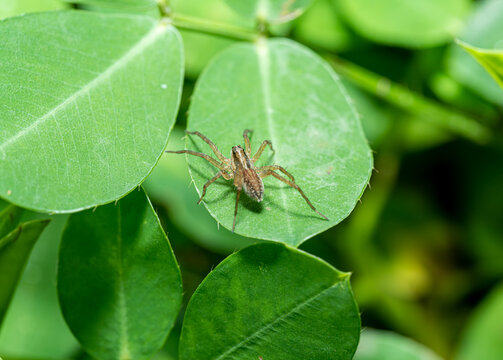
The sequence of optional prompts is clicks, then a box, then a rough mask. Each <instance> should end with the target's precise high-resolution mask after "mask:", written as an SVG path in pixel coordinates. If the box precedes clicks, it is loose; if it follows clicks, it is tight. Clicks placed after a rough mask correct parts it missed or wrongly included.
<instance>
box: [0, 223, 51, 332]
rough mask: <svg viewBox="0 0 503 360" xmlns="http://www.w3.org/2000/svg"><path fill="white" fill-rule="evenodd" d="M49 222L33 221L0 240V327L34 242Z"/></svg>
mask: <svg viewBox="0 0 503 360" xmlns="http://www.w3.org/2000/svg"><path fill="white" fill-rule="evenodd" d="M49 221H50V220H35V221H29V222H26V223H23V224H21V225H19V227H18V228H17V229H15V230H13V231H11V232H10V233H9V234H7V235H6V236H4V237H3V238H1V239H0V325H1V323H2V321H3V318H4V316H5V313H6V311H7V308H8V306H9V303H10V300H11V298H12V295H13V294H14V291H15V290H16V286H17V283H18V280H19V278H20V276H21V273H22V272H23V269H24V265H25V264H26V260H27V259H28V256H29V255H30V252H31V249H32V247H33V244H35V241H37V239H38V237H39V236H40V233H41V232H42V231H43V230H44V229H45V227H46V226H47V224H48V223H49Z"/></svg>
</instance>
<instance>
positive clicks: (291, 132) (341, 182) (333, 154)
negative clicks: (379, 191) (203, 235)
mask: <svg viewBox="0 0 503 360" xmlns="http://www.w3.org/2000/svg"><path fill="white" fill-rule="evenodd" d="M188 128H189V130H192V131H194V130H197V131H200V132H202V133H203V134H205V135H206V136H208V137H209V138H210V139H211V140H213V141H214V142H215V143H216V145H217V146H218V147H219V148H220V150H221V151H222V152H223V154H224V155H225V156H229V155H230V150H231V147H232V146H234V145H237V144H243V137H242V133H243V131H244V130H245V129H252V130H253V131H254V133H253V135H252V138H251V146H252V152H255V151H256V150H257V149H258V147H259V145H260V144H261V142H262V141H263V140H265V139H269V140H271V141H272V144H273V146H274V149H275V153H274V154H273V153H271V152H270V150H269V149H266V151H265V152H264V154H263V155H262V157H261V160H260V161H259V162H258V163H257V164H259V165H266V164H278V165H281V166H283V167H284V168H286V169H287V170H288V171H289V172H290V173H291V174H292V175H293V176H294V177H295V179H296V182H297V184H298V185H299V186H300V187H301V188H302V189H303V191H304V192H305V194H306V195H307V197H308V198H309V199H310V200H311V202H312V203H313V204H314V206H315V207H317V208H318V210H319V211H320V212H321V213H323V214H324V215H326V216H327V217H328V218H329V219H330V220H329V221H326V220H324V219H323V218H322V217H321V216H319V215H318V214H316V213H315V212H314V211H313V210H311V208H310V207H309V206H308V205H307V204H306V202H305V201H304V199H303V198H302V197H301V195H300V194H299V193H298V192H297V190H295V189H294V188H291V187H288V186H287V185H286V184H283V183H282V182H280V181H279V180H277V179H275V178H273V177H269V178H266V179H265V196H264V200H263V202H261V203H255V202H253V201H252V200H250V199H249V198H247V197H246V196H244V195H243V196H242V197H241V203H240V205H239V208H238V216H237V222H236V229H235V231H236V232H237V233H238V234H241V235H244V236H248V237H255V238H261V239H270V240H276V241H283V242H285V243H288V244H292V245H298V244H300V243H301V242H302V241H304V240H305V239H307V238H309V237H311V236H313V235H315V234H317V233H319V232H321V231H324V230H326V229H327V228H329V227H331V226H333V225H335V224H337V223H338V222H340V221H341V220H342V219H344V218H345V217H346V216H347V215H348V214H349V213H350V212H351V210H352V209H353V207H354V206H355V204H356V201H357V200H358V198H359V197H360V195H361V193H362V192H363V189H364V188H365V186H366V184H367V182H368V179H369V176H370V172H371V169H372V157H371V154H370V150H369V147H368V145H367V142H366V140H365V137H364V135H363V132H362V130H361V126H360V123H359V120H358V117H357V115H356V112H355V110H354V108H353V107H352V105H351V103H350V100H349V98H348V97H347V95H346V92H345V90H344V89H343V88H342V86H341V84H340V82H339V80H338V78H337V76H336V75H335V74H334V73H333V72H332V70H331V69H330V68H329V67H328V65H327V64H325V63H324V62H323V61H322V60H321V59H320V58H319V57H318V56H317V55H315V54H314V53H312V52H311V51H310V50H308V49H306V48H304V47H302V46H300V45H298V44H297V43H294V42H292V41H289V40H285V39H276V40H269V41H262V42H259V43H257V44H238V45H234V46H233V47H231V48H229V49H227V50H225V51H224V52H223V53H221V54H220V55H219V56H218V57H217V58H216V59H215V60H214V61H213V62H212V63H211V64H210V65H209V67H208V68H206V70H205V71H204V72H203V74H202V75H201V77H200V78H199V82H198V83H197V85H196V89H195V92H194V96H193V100H192V103H191V107H190V111H189V121H188ZM187 147H188V148H190V149H192V150H197V151H203V152H209V151H210V150H209V147H208V146H207V145H206V144H205V143H204V142H202V140H201V139H200V138H198V137H196V136H189V137H188V139H187ZM172 156H175V155H172ZM188 159H189V164H190V169H191V175H192V177H193V179H194V181H195V184H196V187H197V188H198V190H199V192H201V190H202V187H203V185H204V183H206V181H208V180H209V179H211V178H212V177H213V176H214V175H215V174H216V172H217V169H216V168H214V167H213V166H211V165H210V164H209V163H207V162H206V161H205V160H203V159H201V158H196V157H190V156H189V158H188ZM235 199H236V195H235V190H234V188H233V186H232V183H231V182H230V181H229V182H226V181H223V180H217V181H216V182H215V183H214V184H213V185H211V186H210V187H209V188H208V191H207V194H206V197H205V204H206V206H207V208H208V210H209V211H210V213H211V214H212V215H213V216H214V217H215V218H216V219H217V221H219V222H220V223H221V224H223V225H224V226H225V227H227V228H229V229H230V228H232V222H233V213H234V204H235Z"/></svg>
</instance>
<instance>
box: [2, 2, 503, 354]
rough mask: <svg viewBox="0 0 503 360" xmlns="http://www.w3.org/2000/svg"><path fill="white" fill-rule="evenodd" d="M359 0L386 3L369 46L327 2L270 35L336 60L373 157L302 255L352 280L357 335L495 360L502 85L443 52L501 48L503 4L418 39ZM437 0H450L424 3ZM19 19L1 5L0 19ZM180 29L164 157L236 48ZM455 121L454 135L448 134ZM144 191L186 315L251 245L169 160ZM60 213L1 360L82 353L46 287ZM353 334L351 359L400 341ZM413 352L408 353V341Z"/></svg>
mask: <svg viewBox="0 0 503 360" xmlns="http://www.w3.org/2000/svg"><path fill="white" fill-rule="evenodd" d="M6 3H7V2H6ZM16 3H23V4H26V9H33V10H35V11H36V10H40V9H39V8H38V7H37V6H35V5H31V6H32V7H31V8H30V4H29V1H28V0H24V1H21V0H18V1H17V2H16ZM33 3H35V2H33ZM37 3H38V2H37ZM40 3H42V2H40ZM344 3H345V4H344V5H346V6H347V5H348V4H350V3H351V0H349V1H345V2H344ZM374 3H375V5H374V6H376V7H379V6H383V7H382V8H380V9H381V10H386V9H387V13H385V15H386V16H387V17H386V19H385V20H382V21H383V22H385V24H381V25H383V26H384V25H386V29H385V30H386V33H385V32H379V33H377V32H376V33H375V34H374V35H375V36H369V35H372V34H369V30H368V29H366V28H362V27H360V26H367V25H368V23H367V22H365V23H364V25H360V24H359V20H358V19H356V18H352V19H349V17H350V16H352V14H350V13H349V10H347V9H346V10H345V11H344V13H343V12H342V11H341V10H340V9H341V2H340V1H338V0H314V1H313V4H312V5H311V7H309V8H308V9H307V10H306V12H305V13H304V14H303V15H301V16H300V17H299V18H297V19H296V20H295V21H294V22H293V25H291V27H290V26H288V27H286V28H283V29H282V31H283V32H284V33H285V34H286V36H288V37H290V38H293V39H295V40H297V41H300V42H302V43H304V44H306V45H307V46H309V47H311V48H312V49H314V50H316V51H319V52H320V53H321V54H322V55H324V56H328V57H329V58H330V59H332V60H333V59H334V58H335V59H336V60H337V64H339V66H338V67H337V65H335V66H336V67H337V68H336V70H337V71H338V72H339V73H340V76H341V78H342V80H343V81H344V83H345V84H347V90H348V93H349V94H350V96H351V97H352V98H353V101H354V102H355V106H356V107H357V108H358V112H359V113H360V115H361V120H362V123H363V127H364V130H365V132H366V134H367V136H368V138H369V144H370V146H371V147H372V149H373V150H374V152H375V165H374V167H375V171H374V174H373V176H372V179H371V183H370V185H371V188H370V189H369V190H367V191H366V192H365V194H364V196H363V198H362V199H361V203H360V204H359V205H357V207H356V209H355V211H354V212H353V213H352V214H351V215H350V217H349V218H348V219H346V220H345V221H344V222H343V223H342V224H340V225H338V226H337V227H335V228H332V229H330V230H328V231H326V232H324V233H322V234H319V235H317V236H316V237H314V238H312V239H310V240H309V241H308V242H306V243H304V244H302V246H301V249H303V250H305V251H308V252H310V253H312V254H315V255H317V256H319V257H321V258H323V259H324V260H325V261H327V262H329V263H330V264H331V265H333V266H335V267H337V268H338V269H340V270H342V271H348V272H352V274H353V275H352V278H351V281H352V285H353V288H354V291H355V295H356V298H357V301H358V304H359V307H360V311H361V313H362V325H363V326H364V327H373V328H378V329H385V330H389V331H392V332H395V333H399V334H401V335H403V336H407V337H409V338H411V339H413V341H415V342H418V343H420V344H424V345H425V346H427V347H429V348H430V349H432V350H433V351H434V352H436V353H438V354H439V355H440V356H441V357H442V358H445V359H459V360H461V359H462V360H465V359H466V360H468V359H476V358H480V359H500V358H503V349H502V348H501V331H502V330H501V324H502V321H501V319H502V314H501V312H502V310H501V304H502V296H501V285H499V284H500V281H501V278H502V276H503V261H502V259H503V185H502V184H503V141H502V135H503V134H502V130H503V126H502V119H503V109H502V107H501V106H502V105H503V90H502V89H501V88H500V87H498V85H497V83H496V82H495V81H494V80H493V79H492V78H491V77H490V75H489V74H488V73H487V72H486V71H485V69H484V68H483V67H482V66H481V65H480V64H478V63H477V62H476V60H475V59H473V58H472V57H471V55H470V54H468V53H467V52H466V51H465V50H464V49H462V48H461V47H460V46H459V45H457V44H456V43H455V42H454V39H455V37H456V36H459V37H460V39H461V40H463V41H465V42H467V43H468V44H470V45H473V46H476V47H480V48H483V49H487V50H491V49H492V50H496V49H501V48H503V26H502V24H503V21H502V16H503V10H501V9H502V4H503V2H502V1H501V0H484V1H471V2H463V1H459V2H458V3H459V4H461V5H459V7H456V10H455V11H453V12H449V11H450V10H448V8H447V10H446V11H447V13H444V14H443V15H444V16H443V17H442V19H444V20H445V19H447V22H445V23H444V27H442V28H441V29H443V30H442V32H441V33H440V34H439V35H438V36H436V35H435V37H434V38H432V40H431V39H426V40H425V38H424V37H423V38H420V37H421V36H422V35H424V34H421V30H422V28H421V27H419V29H415V30H414V31H413V32H412V33H407V37H405V34H406V33H405V32H402V27H401V26H397V25H399V24H403V23H407V21H409V20H411V19H413V18H414V17H417V16H418V13H416V12H415V11H414V10H410V11H404V12H401V13H396V12H394V11H395V10H394V8H393V7H391V8H386V7H384V5H385V4H390V3H391V2H390V1H374ZM415 3H418V4H419V3H421V2H415ZM428 3H430V2H428ZM444 3H445V4H447V3H453V4H454V3H455V1H447V0H445V1H440V0H438V1H436V2H435V4H436V6H441V5H442V4H444ZM464 3H467V4H468V3H469V4H468V5H469V6H467V5H466V4H464ZM9 4H10V2H9ZM2 6H4V5H3V3H2ZM172 7H173V10H174V11H175V13H177V12H178V13H179V14H180V15H183V16H190V17H196V18H200V19H203V20H205V21H213V22H215V23H225V24H228V25H232V26H243V27H249V28H253V26H254V24H250V23H249V21H248V20H247V19H244V18H240V17H238V16H235V15H234V13H233V12H232V9H231V8H229V7H228V6H227V5H226V4H225V2H224V1H223V0H222V1H208V0H192V1H186V0H185V1H184V0H173V1H172ZM22 11H25V10H22ZM26 11H27V10H26ZM362 11H363V10H362ZM397 11H398V9H397ZM353 12H354V11H353ZM19 13H20V11H18V12H13V11H12V10H9V11H6V10H5V8H2V7H1V6H0V17H5V16H11V15H15V14H19ZM431 14H432V13H431V12H430V13H428V14H427V15H424V16H429V15H431ZM358 15H362V14H358ZM381 15H382V14H381ZM362 16H363V15H362ZM435 19H436V18H434V17H430V18H429V19H428V21H436V20H435ZM453 19H454V20H453ZM395 20H396V21H395ZM398 20H400V22H398ZM444 20H442V21H444ZM413 23H414V24H418V22H413ZM444 30H445V31H444ZM389 31H391V35H388V33H387V32H389ZM181 32H182V36H183V40H184V47H185V61H186V77H187V79H188V80H187V81H186V83H185V89H184V98H183V99H182V108H181V109H180V111H179V118H178V125H179V128H178V129H177V130H176V131H174V132H173V134H172V136H171V139H170V143H169V145H168V147H169V148H180V146H182V141H181V137H182V136H183V134H182V133H181V129H183V128H184V124H185V121H186V113H187V109H188V103H189V101H190V96H191V93H192V89H193V83H192V80H193V79H196V78H197V76H198V75H199V74H200V72H201V71H202V69H203V68H204V67H205V66H206V64H207V63H208V62H209V61H211V59H212V58H213V56H214V55H215V54H217V53H218V52H219V51H221V50H222V49H223V48H225V47H227V46H229V45H230V44H232V43H234V42H235V41H236V40H235V39H230V38H223V37H221V36H219V37H217V36H211V35H208V34H203V33H198V32H194V31H189V30H182V31H181ZM416 36H417V37H416ZM377 37H378V38H377ZM430 40H431V41H430ZM383 44H386V45H383ZM391 45H393V46H391ZM339 60H340V61H339ZM397 89H398V90H397ZM390 94H391V95H390ZM411 96H412V97H411ZM411 99H413V100H414V101H411ZM459 119H462V120H460V121H459V122H457V121H458V120H459ZM463 121H464V122H465V123H464V124H465V125H466V124H468V127H466V128H464V130H463V131H458V130H459V127H460V124H463ZM467 129H468V130H467ZM472 129H479V130H480V129H483V131H485V132H486V136H484V137H483V138H480V139H479V138H477V137H475V136H473V135H474V134H475V131H473V130H472ZM470 139H475V140H477V141H478V143H476V142H472V141H471V140H470ZM479 140H480V141H479ZM145 188H146V191H147V193H148V194H149V195H150V196H151V198H152V200H153V203H154V208H155V209H156V211H157V212H158V214H159V217H160V219H161V222H162V223H163V226H164V227H165V230H166V231H167V233H168V236H169V238H170V240H171V242H172V246H173V250H174V253H175V255H176V257H177V260H178V263H179V264H180V268H181V271H182V278H183V288H184V304H185V305H186V304H187V302H188V299H189V298H190V296H191V294H192V293H193V291H194V290H195V288H196V287H197V285H198V284H199V283H200V282H201V281H202V279H203V278H204V277H205V276H206V274H207V273H208V272H209V271H210V270H211V269H212V268H214V267H215V266H216V265H217V264H218V263H219V262H220V261H221V260H222V259H223V258H224V256H225V255H228V254H230V253H232V252H233V251H236V250H238V249H239V248H241V247H242V246H244V245H246V244H248V243H252V242H254V241H253V240H247V239H245V238H243V237H239V236H237V235H233V234H231V233H230V232H228V231H227V230H225V229H223V228H220V229H218V225H217V224H216V222H215V221H214V220H213V219H212V218H211V216H209V214H208V213H207V212H206V211H205V210H204V208H203V207H202V205H201V206H199V207H198V206H197V205H196V201H197V193H196V191H195V189H194V188H193V186H192V185H191V184H190V178H189V177H188V173H187V167H186V163H185V160H184V158H183V157H179V158H175V157H169V158H168V157H167V156H164V157H163V158H162V159H161V161H160V162H159V164H158V166H157V167H156V168H155V169H154V171H153V173H152V174H151V176H150V177H149V178H148V180H147V181H146V183H145ZM26 216H33V215H32V214H28V215H26V214H25V215H24V217H26ZM65 218H66V217H64V216H63V217H62V216H55V217H53V221H52V223H51V224H50V225H49V226H48V228H47V229H46V231H45V232H44V233H43V234H42V236H41V238H40V239H39V240H38V242H37V243H36V245H35V247H34V250H33V252H32V255H31V257H30V259H29V262H28V265H27V267H26V270H25V272H24V274H23V276H22V278H21V281H20V285H19V286H18V289H17V291H16V294H15V296H14V298H13V301H12V304H11V306H10V308H9V311H8V313H7V316H6V319H5V321H4V323H3V325H2V329H1V332H0V354H1V356H2V357H3V359H4V360H8V359H16V358H21V357H26V358H30V357H31V358H34V357H38V358H44V357H45V358H54V359H64V358H70V357H72V356H73V357H75V358H79V359H84V358H85V355H83V354H82V351H81V350H79V347H78V345H77V343H76V341H75V340H74V339H73V337H72V335H71V334H70V332H69V330H68V329H67V327H66V325H65V324H64V322H63V320H62V318H61V315H60V312H59V309H58V304H57V299H56V293H55V268H56V253H57V247H58V243H59V238H60V234H61V232H62V228H63V226H64V222H65ZM28 219H29V218H27V219H26V220H28ZM280 225H281V224H280ZM185 305H184V306H185ZM180 328H181V317H179V319H178V321H177V324H176V325H175V330H173V332H172V334H171V335H170V337H169V338H168V341H167V343H166V346H165V349H163V350H162V351H161V353H159V354H158V355H157V357H156V359H176V357H177V350H176V344H177V342H178V336H179V332H180ZM498 331H499V332H498ZM366 332H367V330H366V331H364V333H363V336H362V350H359V352H358V356H359V357H357V359H374V358H376V357H374V358H371V357H364V354H365V349H364V348H363V346H367V349H368V346H369V344H372V343H376V342H378V343H380V344H381V345H380V348H381V347H382V351H388V350H386V349H385V348H389V347H390V346H391V347H393V346H401V345H395V340H396V342H397V344H398V343H403V341H404V339H403V338H402V337H398V336H397V335H390V336H389V338H387V335H385V336H384V337H383V336H382V334H379V335H376V336H375V337H374V338H371V336H372V335H374V333H373V332H372V333H371V332H370V331H368V332H369V334H370V335H371V336H369V337H368V338H367V335H365V334H366ZM386 334H388V333H386ZM497 336H500V337H499V338H498V337H497ZM395 338H396V339H395ZM383 339H384V340H383ZM390 339H391V340H390ZM405 342H406V343H409V344H410V340H405ZM415 342H414V343H413V344H414V345H412V349H417V347H420V345H418V344H417V343H415ZM383 343H384V345H383ZM421 348H422V347H421ZM380 351H381V350H380ZM404 351H411V350H410V349H409V350H407V349H406V350H404ZM412 351H414V350H412ZM381 358H382V357H381ZM404 358H405V357H403V358H402V359H404ZM413 358H414V357H411V359H413ZM376 359H377V358H376ZM264 360H267V359H264Z"/></svg>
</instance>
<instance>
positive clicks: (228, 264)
mask: <svg viewBox="0 0 503 360" xmlns="http://www.w3.org/2000/svg"><path fill="white" fill-rule="evenodd" d="M359 335H360V318H359V313H358V309H357V307H356V303H355V301H354V298H353V294H352V292H351V288H350V286H349V276H348V274H345V273H341V272H339V271H337V270H336V269H334V268H333V267H331V266H330V265H328V264H327V263H325V262H323V261H321V260H320V259H318V258H315V257H313V256H311V255H309V254H306V253H304V252H301V251H299V250H295V249H292V248H289V247H286V246H284V245H282V244H274V243H264V244H257V245H252V246H250V247H248V248H246V249H243V250H241V251H240V252H238V253H236V254H233V255H231V256H229V257H228V258H227V259H226V260H224V261H223V262H222V263H221V264H220V265H219V266H218V267H217V268H216V269H215V270H213V271H212V272H211V273H210V274H209V275H208V277H207V278H206V279H205V280H204V282H203V283H202V284H201V285H200V286H199V288H198V289H197V290H196V292H195V293H194V295H193V296H192V299H191V301H190V303H189V305H188V307H187V311H186V314H185V319H184V323H183V328H182V335H181V338H180V351H179V352H180V359H181V360H196V359H197V360H210V359H219V360H224V359H233V360H241V359H243V360H245V359H246V360H248V359H259V358H262V359H289V360H296V359H299V360H305V359H331V360H341V359H352V356H353V353H354V351H355V350H356V345H357V344H358V338H359Z"/></svg>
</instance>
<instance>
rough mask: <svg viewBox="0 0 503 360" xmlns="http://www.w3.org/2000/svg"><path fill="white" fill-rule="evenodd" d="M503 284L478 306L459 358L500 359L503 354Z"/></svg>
mask: <svg viewBox="0 0 503 360" xmlns="http://www.w3.org/2000/svg"><path fill="white" fill-rule="evenodd" d="M501 319H503V284H500V285H499V286H498V287H496V288H495V289H494V290H493V291H492V292H491V293H490V294H489V295H488V296H487V297H486V299H484V300H483V302H482V303H481V304H480V305H479V306H478V307H477V309H476V310H475V313H474V314H473V316H472V318H471V320H470V321H469V323H468V327H467V329H466V332H465V334H464V336H463V337H462V340H461V343H460V346H459V350H458V353H457V356H456V359H457V360H471V359H484V360H498V359H501V355H502V354H503V342H502V341H501V334H503V322H502V321H501Z"/></svg>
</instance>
